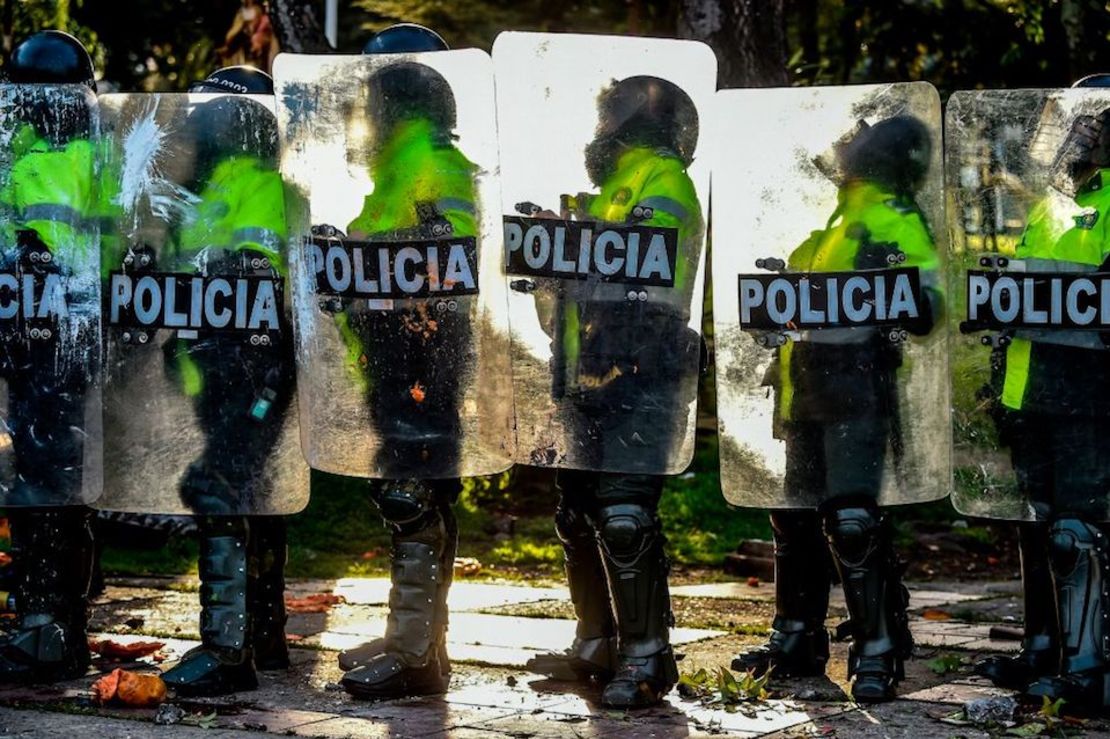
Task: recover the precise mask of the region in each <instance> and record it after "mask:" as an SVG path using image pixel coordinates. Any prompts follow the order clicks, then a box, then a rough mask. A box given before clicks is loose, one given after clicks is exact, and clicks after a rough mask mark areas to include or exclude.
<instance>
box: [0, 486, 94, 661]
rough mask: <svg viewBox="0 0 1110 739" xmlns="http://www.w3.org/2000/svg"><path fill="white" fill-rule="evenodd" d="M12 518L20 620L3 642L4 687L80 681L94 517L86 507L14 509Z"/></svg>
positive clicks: (0, 656) (0, 657) (86, 658)
mask: <svg viewBox="0 0 1110 739" xmlns="http://www.w3.org/2000/svg"><path fill="white" fill-rule="evenodd" d="M9 516H10V522H11V529H12V544H13V549H15V557H16V567H17V570H18V579H17V586H16V603H17V607H18V610H19V620H18V622H17V625H16V628H15V629H14V630H13V631H12V632H11V633H10V634H8V636H6V637H5V638H4V639H3V640H2V641H0V682H55V681H58V680H68V679H72V678H76V677H80V676H81V675H84V674H85V671H86V670H87V669H88V666H89V662H90V655H89V645H88V636H87V633H86V632H87V625H88V613H87V610H86V609H87V595H88V588H89V581H90V578H91V573H92V557H93V538H92V529H91V527H90V518H91V512H90V511H89V509H87V508H83V507H72V508H38V509H12V510H11V511H10V513H9Z"/></svg>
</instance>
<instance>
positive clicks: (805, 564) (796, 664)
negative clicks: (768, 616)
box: [732, 510, 832, 677]
mask: <svg viewBox="0 0 1110 739" xmlns="http://www.w3.org/2000/svg"><path fill="white" fill-rule="evenodd" d="M771 529H772V531H773V532H774V535H775V620H774V622H772V624H771V628H772V631H771V638H770V639H769V640H768V642H767V643H766V644H764V645H763V646H761V647H756V648H755V649H752V650H751V651H748V652H744V653H742V654H740V655H739V656H737V657H736V659H734V660H733V661H732V669H734V670H738V671H740V672H749V671H750V672H753V673H754V674H755V675H757V676H758V675H762V674H764V673H766V672H770V673H771V675H772V676H773V677H808V676H813V675H824V674H825V663H826V662H828V661H829V632H828V631H827V630H826V629H825V617H826V615H827V614H828V610H829V588H831V587H832V562H830V561H829V545H828V542H827V541H825V536H824V533H823V532H822V531H821V519H820V517H819V516H818V514H817V512H816V511H814V510H782V511H772V512H771Z"/></svg>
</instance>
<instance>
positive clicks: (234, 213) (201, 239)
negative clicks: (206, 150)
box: [177, 155, 288, 276]
mask: <svg viewBox="0 0 1110 739" xmlns="http://www.w3.org/2000/svg"><path fill="white" fill-rule="evenodd" d="M287 235H288V229H287V227H286V223H285V195H284V192H283V191H282V183H281V175H280V174H278V173H277V171H275V170H274V169H273V168H272V167H268V166H267V165H265V164H264V163H263V162H262V161H260V160H259V159H258V158H257V157H252V156H246V155H240V156H233V157H229V158H227V159H225V160H224V161H222V162H220V164H218V165H217V166H216V168H215V170H213V172H212V176H211V177H209V178H208V181H207V182H206V183H205V185H204V189H203V190H202V191H201V193H200V203H199V204H198V205H197V208H196V219H195V220H193V221H192V222H191V223H189V224H187V225H186V226H185V227H184V228H182V230H181V234H180V237H179V239H178V243H177V249H178V257H184V258H191V257H192V256H193V255H195V254H196V253H197V252H199V251H200V250H201V249H204V248H205V247H214V248H217V249H227V250H229V251H235V252H238V251H243V250H245V249H249V250H251V251H256V252H259V253H260V254H262V255H263V256H266V257H268V258H269V260H270V264H271V265H273V267H274V269H275V270H277V272H278V274H280V275H282V276H284V275H285V274H286V264H285V255H284V253H283V247H284V245H285V239H286V236H287Z"/></svg>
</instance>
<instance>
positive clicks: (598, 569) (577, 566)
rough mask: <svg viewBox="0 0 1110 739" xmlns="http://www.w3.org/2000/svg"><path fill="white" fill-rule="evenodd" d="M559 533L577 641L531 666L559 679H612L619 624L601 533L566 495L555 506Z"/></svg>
mask: <svg viewBox="0 0 1110 739" xmlns="http://www.w3.org/2000/svg"><path fill="white" fill-rule="evenodd" d="M555 531H556V533H557V534H558V535H559V539H560V540H561V541H562V542H563V553H564V555H565V557H566V563H565V566H566V573H567V584H568V585H569V588H570V600H571V604H572V605H573V606H574V615H575V618H576V619H577V624H576V627H575V636H574V642H573V643H572V644H571V645H570V647H569V648H568V649H567V650H566V651H564V652H561V653H554V654H541V655H539V656H536V657H533V658H532V659H530V660H529V661H528V664H527V668H528V669H529V670H531V671H532V672H535V673H538V674H541V675H548V676H549V677H553V678H555V679H557V680H568V681H569V680H590V679H594V678H596V679H598V680H601V681H608V680H610V679H612V677H613V672H614V670H615V669H616V656H617V645H616V641H617V640H616V626H615V624H614V622H613V607H612V604H611V603H610V601H609V584H608V582H607V581H606V579H605V568H604V566H603V564H602V561H601V550H600V549H599V547H598V542H597V536H596V534H595V533H594V529H593V526H592V525H591V524H590V522H589V521H588V520H587V519H586V516H585V514H584V513H583V512H582V511H581V510H579V509H578V508H575V507H572V506H571V505H569V504H568V503H567V500H566V498H564V499H562V500H560V502H559V507H558V508H557V509H556V510H555Z"/></svg>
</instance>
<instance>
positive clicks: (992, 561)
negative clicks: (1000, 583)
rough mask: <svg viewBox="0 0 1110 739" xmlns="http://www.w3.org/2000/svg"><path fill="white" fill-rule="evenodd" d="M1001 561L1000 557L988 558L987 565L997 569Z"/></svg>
mask: <svg viewBox="0 0 1110 739" xmlns="http://www.w3.org/2000/svg"><path fill="white" fill-rule="evenodd" d="M1001 561H1002V560H1000V559H999V558H998V557H987V564H989V565H990V566H991V567H997V566H998V564H999V563H1000V562H1001Z"/></svg>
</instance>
